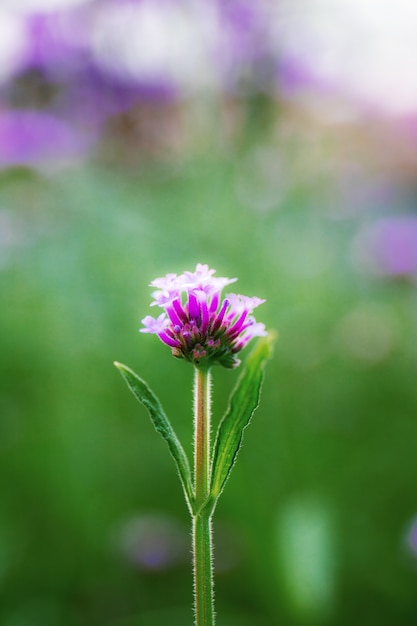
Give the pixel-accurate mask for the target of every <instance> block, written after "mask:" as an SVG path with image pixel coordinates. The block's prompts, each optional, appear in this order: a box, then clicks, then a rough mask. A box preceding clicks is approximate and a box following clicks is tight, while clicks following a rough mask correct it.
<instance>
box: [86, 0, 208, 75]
mask: <svg viewBox="0 0 417 626" xmlns="http://www.w3.org/2000/svg"><path fill="white" fill-rule="evenodd" d="M203 8H204V9H205V11H204V15H202V13H201V12H202V10H203ZM206 10H207V12H206ZM216 26H217V25H216V21H215V14H214V13H213V14H212V13H211V11H210V8H209V5H207V4H203V5H201V7H200V8H198V6H197V5H196V6H195V7H194V8H190V5H185V6H184V5H183V6H181V5H180V4H175V3H172V4H169V3H168V4H166V3H158V2H155V1H152V2H151V1H146V0H145V1H143V2H141V3H139V4H133V3H132V4H129V3H125V4H120V5H117V4H115V5H109V6H107V7H103V8H102V9H101V10H100V11H99V12H98V15H97V17H96V18H95V21H94V24H93V31H92V50H93V55H94V57H95V59H96V62H97V63H98V64H99V65H100V66H101V67H102V68H103V69H105V70H107V71H108V72H110V73H113V74H114V75H118V76H119V77H121V78H125V79H127V80H132V81H135V80H138V81H151V82H155V81H164V82H171V83H174V84H176V85H179V86H182V87H190V86H197V87H201V86H209V85H211V84H213V82H214V81H215V75H214V72H213V63H211V59H210V56H211V55H210V50H211V49H212V46H213V44H214V40H215V39H216V36H217V33H216Z"/></svg>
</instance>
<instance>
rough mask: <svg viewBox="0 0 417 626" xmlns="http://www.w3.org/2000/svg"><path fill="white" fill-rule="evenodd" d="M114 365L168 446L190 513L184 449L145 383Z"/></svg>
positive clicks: (191, 493)
mask: <svg viewBox="0 0 417 626" xmlns="http://www.w3.org/2000/svg"><path fill="white" fill-rule="evenodd" d="M114 364H115V366H116V367H117V369H118V370H119V372H120V373H121V375H122V376H123V378H124V379H125V381H126V383H127V386H128V387H129V389H130V391H131V392H132V393H133V395H134V396H135V398H136V399H137V400H139V402H140V403H141V404H143V406H144V407H145V408H146V409H147V411H148V413H149V416H150V418H151V420H152V423H153V425H154V427H155V429H156V430H157V431H158V433H160V435H161V436H162V437H163V439H165V441H166V443H167V444H168V448H169V451H170V453H171V455H172V457H173V459H174V461H175V464H176V466H177V470H178V473H179V476H180V480H181V483H182V486H183V489H184V493H185V497H186V500H187V504H188V506H189V508H190V511H191V510H192V507H193V502H194V495H193V486H192V479H191V471H190V465H189V462H188V458H187V455H186V454H185V452H184V448H183V447H182V445H181V443H180V441H179V439H178V437H177V435H176V434H175V432H174V429H173V428H172V426H171V423H170V421H169V419H168V418H167V416H166V415H165V412H164V410H163V408H162V406H161V403H160V402H159V400H158V398H157V397H156V395H155V394H154V392H153V391H152V390H151V389H150V388H149V387H148V385H147V384H146V383H145V381H144V380H143V379H142V378H140V377H139V376H138V375H137V374H135V372H134V371H133V370H131V369H130V368H129V367H127V366H126V365H123V364H122V363H118V362H117V361H115V362H114Z"/></svg>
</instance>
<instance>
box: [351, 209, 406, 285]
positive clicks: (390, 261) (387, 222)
mask: <svg viewBox="0 0 417 626" xmlns="http://www.w3.org/2000/svg"><path fill="white" fill-rule="evenodd" d="M354 256H355V261H357V262H358V264H359V265H360V267H361V268H363V269H365V271H369V272H371V273H373V274H377V275H382V276H393V277H396V276H398V277H401V276H412V277H417V217H416V216H413V215H405V216H402V217H391V218H383V219H380V220H378V221H377V222H375V223H374V224H372V225H371V226H370V227H368V228H367V229H365V230H364V231H363V232H361V233H360V234H359V236H358V238H357V239H356V241H355V242H354Z"/></svg>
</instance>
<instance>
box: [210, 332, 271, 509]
mask: <svg viewBox="0 0 417 626" xmlns="http://www.w3.org/2000/svg"><path fill="white" fill-rule="evenodd" d="M274 339H275V334H274V333H272V332H270V333H269V334H268V335H267V337H263V338H262V339H259V340H258V341H257V344H256V346H255V348H254V349H253V350H252V352H251V354H250V355H249V356H248V358H247V359H246V361H245V364H244V368H243V371H242V373H241V375H240V377H239V380H238V381H237V384H236V387H235V389H234V390H233V392H232V395H231V397H230V404H229V407H228V409H227V411H226V413H225V415H224V416H223V418H222V420H221V422H220V424H219V426H218V430H217V435H216V439H215V442H214V448H213V456H212V462H211V463H212V469H211V488H210V497H211V500H212V506H215V505H216V502H217V500H218V498H219V496H220V494H221V493H222V491H223V489H224V486H225V484H226V481H227V479H228V478H229V476H230V472H231V471H232V468H233V466H234V464H235V462H236V457H237V454H238V452H239V450H240V448H241V445H242V440H243V432H244V430H245V428H246V427H247V426H248V425H249V422H250V421H251V419H252V415H253V413H254V411H255V409H256V408H257V406H258V404H259V397H260V393H261V386H262V381H263V375H264V368H265V364H266V361H267V360H268V359H269V358H270V357H271V355H272V344H273V342H274Z"/></svg>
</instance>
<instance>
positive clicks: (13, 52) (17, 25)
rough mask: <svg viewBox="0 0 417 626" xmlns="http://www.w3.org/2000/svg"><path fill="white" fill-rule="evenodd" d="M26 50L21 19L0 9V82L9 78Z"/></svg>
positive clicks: (22, 60)
mask: <svg viewBox="0 0 417 626" xmlns="http://www.w3.org/2000/svg"><path fill="white" fill-rule="evenodd" d="M26 50H27V45H26V30H25V24H24V23H23V21H22V20H21V19H20V18H19V17H17V16H13V15H11V14H10V13H8V12H6V11H3V9H2V8H1V9H0V82H3V81H5V80H7V79H8V78H10V77H11V76H12V75H13V74H14V72H15V71H16V70H18V69H19V67H20V65H21V63H23V62H24V59H25V54H26Z"/></svg>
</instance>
